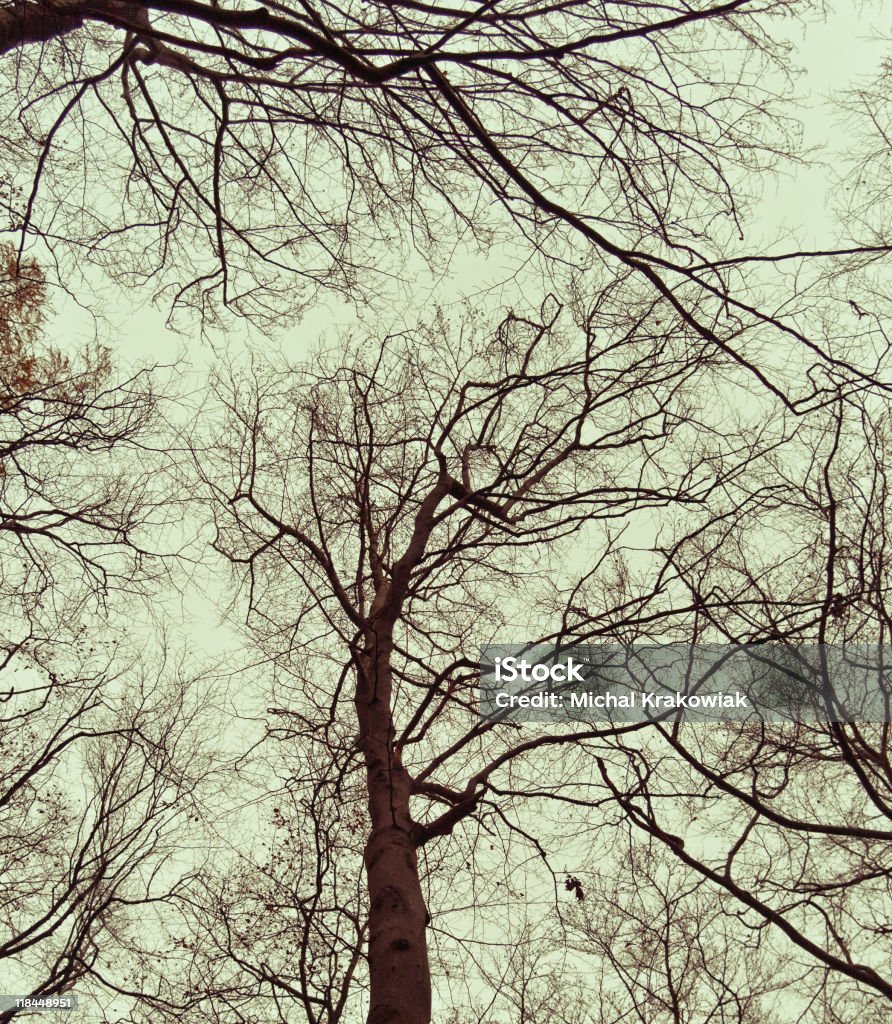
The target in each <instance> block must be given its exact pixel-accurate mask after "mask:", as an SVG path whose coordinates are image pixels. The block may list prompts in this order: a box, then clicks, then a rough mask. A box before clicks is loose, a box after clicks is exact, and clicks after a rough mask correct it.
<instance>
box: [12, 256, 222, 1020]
mask: <svg viewBox="0 0 892 1024" xmlns="http://www.w3.org/2000/svg"><path fill="white" fill-rule="evenodd" d="M0 255H2V259H3V271H4V275H3V276H2V277H0V600H2V606H3V607H2V612H0V820H2V826H0V877H2V879H3V885H2V898H0V963H2V967H0V974H2V977H3V991H4V995H12V994H19V995H33V996H35V997H42V998H47V997H52V996H58V995H60V994H62V993H69V992H70V991H71V990H72V986H74V987H75V991H76V992H77V991H78V986H79V985H81V984H83V983H85V980H91V984H94V985H101V984H102V982H103V979H104V978H105V977H106V976H109V975H110V976H111V977H113V978H115V979H116V980H117V982H118V984H119V985H120V984H122V982H121V978H122V977H123V976H125V975H126V970H127V967H128V963H127V961H126V957H125V956H124V952H125V951H126V948H127V947H126V942H125V941H124V937H125V936H126V934H127V932H128V930H129V929H131V928H133V927H134V922H135V920H136V915H138V914H139V915H148V914H149V913H150V912H151V906H152V904H153V902H154V900H155V899H156V898H157V897H158V896H159V895H160V894H161V893H162V892H167V891H168V889H169V887H170V886H171V885H173V886H174V888H175V887H176V885H178V884H181V881H182V876H183V871H182V870H181V871H180V873H179V874H177V872H176V870H175V869H174V868H171V867H169V866H167V867H166V866H165V865H166V863H167V862H168V861H169V860H170V858H171V855H172V854H173V853H176V852H179V851H180V844H181V843H182V842H183V841H184V839H185V837H186V835H187V834H188V833H187V827H188V826H187V825H186V823H187V819H188V817H189V815H190V814H191V815H193V816H194V815H195V813H196V812H195V809H194V808H195V803H194V797H195V791H196V786H197V783H198V781H199V779H200V778H201V777H202V775H203V773H204V772H206V770H207V764H206V762H205V761H204V759H203V758H202V756H201V755H200V751H201V746H202V743H201V742H200V739H199V736H198V734H197V729H196V724H195V723H196V718H197V716H198V715H199V713H200V711H201V710H202V697H201V694H202V693H203V692H204V689H205V683H204V682H203V680H202V672H201V671H200V670H199V669H198V668H197V667H195V666H190V668H189V669H184V668H182V667H181V666H177V665H176V664H175V663H174V661H175V659H174V658H173V657H172V655H171V654H170V652H168V653H167V654H166V655H163V657H162V654H157V653H150V652H146V651H142V652H140V653H139V654H137V649H138V646H139V645H138V641H137V639H136V638H135V637H134V636H133V635H132V634H131V636H130V637H129V639H128V637H127V631H125V630H124V628H123V624H122V623H120V622H118V623H117V624H116V622H115V620H114V618H113V616H112V609H114V608H118V609H119V608H120V605H121V601H122V598H123V597H124V596H125V595H129V596H131V597H134V596H138V595H140V594H144V593H145V591H146V588H147V587H148V585H149V583H150V582H151V581H152V580H153V579H154V578H155V577H157V576H158V574H159V564H160V562H159V556H158V555H157V554H156V553H155V549H154V544H155V542H156V541H157V539H158V538H157V536H154V533H155V531H157V529H158V528H159V527H160V526H162V525H163V524H164V521H165V519H166V513H164V514H160V513H159V509H160V507H161V504H160V502H161V497H160V494H159V492H158V490H157V488H156V487H155V486H154V484H153V471H155V472H157V466H156V465H153V462H154V460H153V459H151V458H149V454H150V446H151V444H150V443H151V435H150V427H151V424H152V421H153V418H154V415H155V413H154V405H155V401H154V396H153V394H152V390H151V386H150V383H151V381H150V375H149V374H148V372H140V373H136V374H135V375H131V376H130V377H129V378H126V379H123V380H122V379H120V377H119V376H118V375H117V374H116V372H115V371H114V369H113V367H112V365H111V360H110V358H109V354H108V352H107V351H106V350H104V349H93V350H89V351H87V352H86V353H83V354H78V355H73V356H67V355H65V354H63V352H62V351H61V350H60V349H58V348H56V347H54V346H52V345H49V344H48V343H47V342H46V341H45V340H44V339H43V337H42V333H41V322H42V319H43V314H44V311H45V308H46V294H45V287H44V282H43V276H42V274H41V272H40V269H39V268H38V267H37V266H36V264H34V263H25V264H22V263H20V262H19V261H17V260H16V258H15V253H14V252H13V251H12V250H11V249H9V248H5V247H4V248H3V249H2V250H0ZM150 532H151V533H152V534H153V536H152V537H151V538H150V537H149V533H150ZM150 545H152V546H150ZM135 610H136V609H135V608H134V607H129V608H128V613H131V614H132V613H134V612H135ZM162 653H163V652H162ZM181 867H182V866H181ZM82 994H84V993H83V992H82ZM18 1015H19V1012H18V1011H17V1010H16V1009H15V1008H11V1009H3V1010H2V1011H0V1020H3V1021H8V1020H12V1019H13V1018H14V1017H17V1016H18Z"/></svg>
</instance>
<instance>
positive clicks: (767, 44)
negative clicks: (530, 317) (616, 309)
mask: <svg viewBox="0 0 892 1024" xmlns="http://www.w3.org/2000/svg"><path fill="white" fill-rule="evenodd" d="M808 6H809V5H808V4H805V3H798V2H795V0H772V2H770V3H767V4H766V3H764V2H762V0H760V2H755V0H728V2H724V3H714V2H707V0H704V2H698V3H696V4H688V3H670V4H667V5H663V6H661V7H660V8H658V9H651V8H649V7H647V6H642V5H640V4H636V3H625V2H619V3H613V4H609V5H607V6H599V5H595V4H591V3H588V2H583V0H561V2H559V3H553V4H542V3H537V2H530V0H512V2H510V3H498V4H494V3H484V4H482V5H479V6H476V7H473V6H467V5H464V4H459V5H448V4H447V5H442V4H427V3H417V2H415V0H412V2H406V3H401V2H399V3H392V2H364V3H348V4H336V3H328V2H322V3H317V4H305V3H301V4H299V5H291V6H288V5H281V4H276V3H269V4H266V5H259V6H256V7H254V8H251V9H242V8H241V7H239V6H227V5H221V4H216V3H212V4H205V3H201V2H193V0H186V2H180V0H158V2H150V3H145V4H143V3H121V2H118V0H111V2H109V3H102V4H99V5H97V4H96V3H92V2H91V3H84V2H82V0H60V2H56V3H47V2H45V0H29V2H26V3H24V4H20V3H16V4H6V5H5V6H4V7H3V8H2V20H0V52H2V53H3V54H4V55H5V61H6V65H5V66H6V68H7V72H8V78H9V82H10V88H9V90H8V93H7V104H8V105H7V107H6V108H5V117H4V124H5V126H6V127H5V128H4V132H5V135H4V141H5V142H6V148H7V151H8V155H9V164H8V167H9V170H8V172H7V177H8V180H9V181H10V183H11V184H10V187H9V190H8V194H7V195H6V196H5V205H6V208H7V210H8V215H9V226H10V228H11V229H12V230H14V231H17V232H19V233H20V234H21V236H22V237H23V238H27V237H28V236H29V235H31V234H37V235H38V236H40V238H42V239H43V240H44V241H45V242H46V243H47V244H48V245H50V246H51V247H52V249H53V251H54V253H55V254H56V255H57V258H59V259H60V260H62V259H64V254H65V252H66V250H67V251H69V252H70V251H73V252H74V253H75V254H76V260H77V261H79V262H82V261H83V260H85V259H89V260H92V261H94V262H98V263H99V264H100V265H102V266H103V267H104V268H105V269H107V270H108V271H109V272H111V273H112V274H113V275H114V276H116V277H117V278H118V279H119V280H122V281H124V282H125V283H127V284H128V286H129V285H132V284H135V283H136V284H139V285H141V286H142V285H149V286H151V287H152V288H154V289H155V290H156V292H158V293H162V294H163V295H164V296H165V298H166V300H168V301H170V302H171V303H173V304H174V305H183V306H187V307H190V308H191V309H193V310H196V311H198V312H199V313H200V314H201V315H202V316H203V317H205V318H210V319H213V317H214V315H215V310H216V311H219V310H220V308H221V307H222V306H227V307H229V308H231V309H233V310H235V311H238V312H241V313H245V314H248V315H250V316H252V317H254V318H256V319H257V320H258V321H261V322H263V321H266V322H270V321H273V322H274V321H275V320H276V319H277V318H278V317H280V316H281V315H283V314H293V313H295V312H298V311H299V310H300V309H301V308H303V307H305V306H306V305H307V304H308V303H311V302H312V301H313V299H314V297H315V295H316V292H317V290H318V288H319V287H320V286H325V287H335V288H338V289H340V290H342V291H346V292H347V293H348V294H350V295H354V296H360V297H362V298H365V299H366V300H367V299H369V298H370V296H371V295H373V294H374V291H375V288H376V286H377V284H378V280H377V279H376V277H375V272H376V271H378V272H379V271H382V270H383V271H385V272H386V273H388V274H391V273H400V272H401V271H402V269H403V265H404V263H405V260H406V251H405V246H404V245H403V243H402V242H401V241H400V240H401V239H402V238H405V239H406V240H407V243H408V246H409V247H410V248H413V249H415V250H418V251H420V252H421V253H423V254H424V255H425V256H427V258H429V259H432V260H433V261H434V262H435V263H438V264H442V262H443V260H444V258H445V257H446V255H447V254H448V252H450V251H451V250H452V248H453V246H452V240H453V239H454V237H455V235H456V231H459V232H460V233H462V234H463V235H464V236H465V237H466V238H468V239H476V241H477V243H478V245H479V246H480V247H481V248H486V249H488V248H489V246H490V245H491V244H492V243H493V241H497V240H499V239H504V238H510V239H512V240H513V241H515V242H518V241H520V242H523V243H524V246H525V247H526V251H528V246H529V245H531V246H532V247H533V251H537V252H540V253H543V254H545V255H546V256H547V257H548V259H549V261H550V263H551V265H552V269H553V271H554V272H555V273H558V272H559V268H560V267H561V266H562V265H564V266H566V265H567V264H570V265H571V266H572V265H576V266H582V267H584V268H585V269H586V271H587V276H588V277H589V278H591V277H592V276H597V275H599V274H600V273H602V272H604V271H607V272H608V273H609V274H613V273H621V274H624V275H626V276H627V278H628V279H629V287H630V289H631V290H633V291H634V290H635V289H636V288H637V287H638V286H639V285H641V284H644V285H645V286H646V287H648V288H650V289H652V290H653V292H654V295H655V297H659V299H660V301H661V302H663V303H664V304H665V305H666V307H667V315H683V316H684V318H685V319H686V320H687V322H688V325H689V326H690V327H691V328H692V330H693V331H694V332H695V333H696V334H698V335H699V336H700V337H701V338H703V339H705V340H708V341H709V342H710V343H711V344H714V345H716V346H718V347H719V349H720V350H722V351H724V352H726V353H728V352H730V353H733V354H734V356H735V357H736V358H739V359H741V360H742V361H744V362H745V363H753V365H754V366H758V365H759V363H758V360H757V359H755V357H754V353H753V352H751V351H749V350H747V349H746V348H745V347H744V348H741V347H739V345H738V341H739V336H740V330H741V327H742V325H746V324H751V323H754V322H755V323H762V324H764V325H765V326H766V327H768V328H770V329H771V330H772V331H777V332H779V334H780V336H781V337H782V338H783V337H792V338H795V339H796V341H797V342H798V343H799V344H801V345H803V346H805V347H806V348H809V349H812V350H814V351H817V352H821V353H822V354H823V355H824V356H825V357H828V358H831V360H835V359H837V358H840V357H839V356H838V355H836V354H835V353H833V352H831V351H830V348H831V346H829V345H828V344H827V342H826V339H824V338H822V337H816V336H815V335H814V333H813V332H812V331H811V330H810V329H809V328H808V327H804V326H803V325H802V324H799V323H797V321H796V318H795V316H793V315H786V313H787V311H784V310H783V307H782V305H777V304H775V303H774V302H773V301H770V300H769V301H766V302H765V303H764V306H763V308H761V309H760V308H757V306H756V305H754V304H753V303H754V302H756V300H757V298H761V299H764V298H765V296H764V295H762V296H757V294H756V293H754V292H753V290H752V289H751V287H750V285H749V283H748V279H747V278H748V275H744V274H743V273H742V271H744V270H751V269H753V268H754V267H756V268H757V267H759V266H762V265H764V260H765V259H766V256H765V254H764V253H763V252H762V251H760V252H759V253H758V254H756V256H755V257H753V259H754V260H755V263H752V266H750V263H751V258H750V254H748V253H747V252H746V250H745V249H743V250H742V251H741V249H740V248H739V241H740V239H741V238H742V235H743V224H744V222H745V212H746V206H747V202H746V200H744V199H743V198H742V196H743V195H744V193H745V192H746V191H748V190H749V185H746V186H745V188H744V187H740V182H741V178H742V176H744V175H753V174H757V175H759V180H762V178H761V175H762V174H763V172H765V171H766V170H768V169H770V168H771V167H772V166H773V165H774V164H775V162H776V160H777V158H778V157H779V155H781V154H786V153H789V152H790V150H791V149H792V148H793V145H794V143H793V137H794V135H795V126H794V125H793V124H792V123H791V122H789V121H788V119H787V118H786V116H785V114H784V111H783V109H782V108H781V107H780V106H779V105H778V103H777V102H776V101H777V100H778V99H779V95H780V94H781V93H782V92H783V91H784V89H785V88H786V82H787V77H786V76H787V67H786V52H785V49H784V47H783V46H782V45H781V44H780V43H779V42H778V40H777V38H776V33H775V32H774V31H773V26H774V23H775V21H776V20H778V19H783V18H786V17H796V16H797V13H798V12H799V11H806V10H807V9H808ZM719 53H720V54H721V59H719V58H718V56H717V55H718V54H719ZM713 54H715V56H713ZM98 154H102V155H101V157H99V156H98ZM75 169H76V170H75ZM444 243H445V244H444ZM767 259H769V260H771V259H774V256H773V255H771V254H769V256H768V257H767ZM65 266H66V267H67V268H68V269H69V270H71V271H72V272H73V271H75V270H76V269H77V267H76V266H75V265H72V261H71V260H70V259H68V260H67V261H66V262H65ZM369 275H371V277H370V276H369ZM780 314H783V315H780ZM760 372H761V373H762V374H763V375H765V376H766V377H767V378H770V374H768V372H767V370H766V368H765V366H764V365H763V366H761V367H760Z"/></svg>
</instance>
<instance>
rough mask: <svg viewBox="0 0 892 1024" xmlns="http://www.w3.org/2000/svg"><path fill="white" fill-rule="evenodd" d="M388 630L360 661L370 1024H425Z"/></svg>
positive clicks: (423, 957) (380, 627) (424, 980)
mask: <svg viewBox="0 0 892 1024" xmlns="http://www.w3.org/2000/svg"><path fill="white" fill-rule="evenodd" d="M391 650H392V623H390V622H387V621H380V620H379V622H378V623H377V624H376V625H375V626H373V627H372V630H371V636H370V638H369V643H368V647H367V648H366V651H365V652H364V654H363V656H362V657H361V659H360V672H359V676H360V678H359V685H358V687H357V697H356V710H357V717H358V720H359V736H360V744H361V746H362V749H363V754H364V757H365V765H366V779H367V785H368V806H369V814H370V817H371V831H370V833H369V838H368V841H367V843H366V847H365V869H366V884H367V888H368V895H369V975H370V987H371V999H370V1005H369V1014H368V1018H367V1020H368V1024H429V1022H430V1019H431V979H430V965H429V962H428V954H427V934H426V929H427V920H428V917H427V907H426V906H425V902H424V897H423V895H422V892H421V880H420V878H419V875H418V854H417V847H416V837H417V833H418V831H419V828H418V826H417V825H416V824H415V822H413V821H412V818H411V815H410V812H409V799H410V793H411V779H410V777H409V773H408V772H407V771H406V770H405V768H403V766H402V763H401V761H400V756H399V752H398V751H397V750H396V749H395V748H394V744H393V738H394V727H393V712H392V706H391V698H392V674H391V669H390V652H391Z"/></svg>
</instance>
